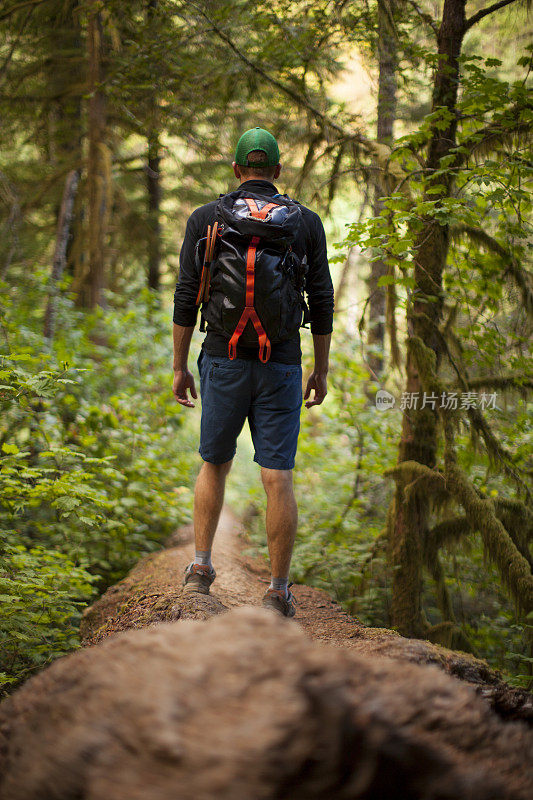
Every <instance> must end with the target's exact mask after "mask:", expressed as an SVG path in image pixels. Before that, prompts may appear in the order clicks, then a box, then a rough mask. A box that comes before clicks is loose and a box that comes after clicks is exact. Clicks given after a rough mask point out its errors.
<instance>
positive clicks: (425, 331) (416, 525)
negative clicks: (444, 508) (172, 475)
mask: <svg viewBox="0 0 533 800" xmlns="http://www.w3.org/2000/svg"><path fill="white" fill-rule="evenodd" d="M464 31H465V0H445V3H444V9H443V17H442V22H441V26H440V29H439V35H438V49H439V54H440V55H441V56H442V58H441V59H439V66H438V68H437V73H436V76H435V84H434V89H433V103H432V111H435V109H437V108H439V107H443V106H444V107H446V108H448V109H449V110H450V111H451V112H452V114H451V115H450V122H449V124H448V125H447V126H446V128H445V129H444V130H439V129H438V128H436V127H434V128H433V131H432V135H431V139H430V142H429V147H428V154H427V159H426V163H425V169H426V174H428V175H429V176H430V177H429V179H428V182H427V187H426V188H427V189H430V188H431V187H432V185H436V184H437V183H439V184H441V185H442V186H443V187H444V188H442V189H440V190H439V192H438V194H429V195H426V198H425V199H431V200H437V201H438V200H439V199H440V200H442V199H444V198H446V197H448V196H449V193H450V190H451V184H452V175H451V174H450V175H447V176H446V178H444V177H443V176H442V175H440V176H438V178H436V179H432V178H431V173H432V172H433V170H435V169H436V168H437V167H438V165H439V159H440V158H442V157H443V156H445V155H447V154H448V153H449V152H450V149H451V148H452V147H454V146H455V136H456V129H457V121H456V115H455V109H456V102H457V87H458V81H459V62H458V59H459V55H460V52H461V44H462V39H463V35H464ZM447 254H448V226H447V225H440V224H439V223H438V222H436V221H435V220H434V219H431V218H428V219H427V221H426V224H425V225H424V228H423V230H422V231H421V232H420V234H419V235H418V237H417V240H416V245H415V267H414V278H415V286H414V289H413V296H414V297H415V298H416V299H415V301H414V302H413V303H412V305H411V306H410V307H409V308H408V311H407V330H408V335H409V336H413V335H414V336H417V337H419V338H420V339H421V340H422V341H423V342H424V343H425V344H426V345H427V346H428V347H430V348H431V349H432V350H433V352H434V353H435V356H436V366H437V368H438V364H439V360H440V355H441V343H440V338H439V333H438V327H437V326H438V322H439V319H440V317H441V313H442V302H443V295H442V273H443V270H444V267H445V264H446V258H447ZM431 298H437V299H436V300H432V299H431ZM407 344H408V347H407V365H406V371H407V381H406V387H405V391H406V392H409V393H418V398H419V399H418V408H414V409H406V410H405V411H404V414H403V421H402V435H401V441H400V447H399V457H398V463H402V462H404V461H417V462H419V463H420V464H424V465H426V466H428V467H430V468H433V467H434V466H435V463H436V451H437V413H438V412H437V409H436V408H435V409H432V408H431V406H430V405H428V406H426V407H425V408H421V406H422V404H423V403H422V398H421V395H420V392H421V389H422V387H421V384H420V379H419V374H418V368H417V364H416V362H415V359H414V357H413V353H412V348H410V347H409V340H408V343H407ZM435 406H436V404H435ZM409 481H410V478H409V477H408V476H404V475H403V474H402V475H400V476H399V477H398V479H397V481H396V491H395V495H394V500H393V514H392V515H391V518H392V523H391V528H390V530H389V538H390V558H391V566H392V571H393V579H392V602H391V616H392V624H393V625H394V626H395V627H396V628H397V629H398V630H399V631H400V632H401V633H403V634H406V635H410V636H423V635H424V633H425V632H427V628H428V624H427V621H426V620H425V617H424V614H423V611H422V608H421V596H422V552H423V537H424V536H425V531H426V530H427V528H428V515H429V503H428V497H427V494H424V493H423V492H417V491H416V490H415V491H413V492H411V493H410V495H409V497H408V498H406V496H405V487H406V485H407V484H408V483H409Z"/></svg>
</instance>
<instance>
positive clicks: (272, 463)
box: [254, 456, 295, 469]
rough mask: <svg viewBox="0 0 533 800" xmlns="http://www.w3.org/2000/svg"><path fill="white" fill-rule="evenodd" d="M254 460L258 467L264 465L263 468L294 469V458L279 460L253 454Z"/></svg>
mask: <svg viewBox="0 0 533 800" xmlns="http://www.w3.org/2000/svg"><path fill="white" fill-rule="evenodd" d="M254 461H255V463H256V464H259V466H260V467H265V469H294V464H295V461H294V459H293V460H292V461H282V462H280V461H276V460H275V459H268V458H260V457H259V456H254Z"/></svg>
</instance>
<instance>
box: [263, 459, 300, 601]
mask: <svg viewBox="0 0 533 800" xmlns="http://www.w3.org/2000/svg"><path fill="white" fill-rule="evenodd" d="M261 478H262V481H263V486H264V487H265V492H266V496H267V512H266V533H267V543H268V552H269V555H270V568H271V572H272V584H271V585H272V587H273V588H276V589H278V588H281V585H282V584H283V585H284V586H285V587H286V586H287V581H288V579H289V570H290V566H291V558H292V550H293V547H294V540H295V538H296V528H297V525H298V507H297V505H296V498H295V497H294V489H293V483H292V469H268V468H267V467H261ZM276 582H277V583H276Z"/></svg>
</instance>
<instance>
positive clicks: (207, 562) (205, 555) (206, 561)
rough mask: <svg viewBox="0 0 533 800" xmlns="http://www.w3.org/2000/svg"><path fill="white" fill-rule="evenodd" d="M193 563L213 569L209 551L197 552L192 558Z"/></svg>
mask: <svg viewBox="0 0 533 800" xmlns="http://www.w3.org/2000/svg"><path fill="white" fill-rule="evenodd" d="M194 563H195V564H201V565H202V566H206V567H211V569H213V564H212V563H211V550H197V551H196V553H195V556H194Z"/></svg>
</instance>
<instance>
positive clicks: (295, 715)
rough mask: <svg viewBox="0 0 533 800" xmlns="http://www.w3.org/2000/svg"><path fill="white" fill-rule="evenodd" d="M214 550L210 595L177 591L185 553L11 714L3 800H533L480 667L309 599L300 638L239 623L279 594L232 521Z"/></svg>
mask: <svg viewBox="0 0 533 800" xmlns="http://www.w3.org/2000/svg"><path fill="white" fill-rule="evenodd" d="M183 533H184V532H182V534H183ZM185 533H187V532H186V531H185ZM219 534H220V535H217V550H216V551H215V557H216V565H217V571H218V573H219V577H218V578H217V582H216V584H214V586H213V589H212V591H213V595H212V596H201V595H188V594H183V593H182V591H181V586H180V583H181V574H182V568H184V567H185V564H186V563H187V560H188V557H189V555H190V550H191V548H190V545H186V544H183V543H182V544H178V546H174V547H171V548H170V549H168V550H165V551H162V552H161V553H158V554H155V555H153V556H150V557H149V558H147V559H144V560H143V561H142V562H140V563H139V565H137V567H136V568H135V569H134V570H133V571H132V573H130V575H129V576H128V577H127V578H125V579H124V581H122V582H121V583H120V584H118V585H117V587H114V588H113V590H110V591H108V592H107V593H106V594H105V595H104V596H103V598H102V599H101V600H100V601H98V603H96V604H95V606H93V607H92V609H90V610H89V611H88V613H87V614H86V617H85V620H84V634H85V637H86V646H85V647H84V648H82V649H81V650H80V651H78V652H76V653H73V654H71V655H69V656H66V657H64V658H61V659H58V660H57V661H56V662H55V663H54V664H52V665H51V666H50V667H49V668H47V669H45V670H43V671H42V672H41V673H40V674H38V675H36V676H35V677H33V678H32V679H30V680H29V681H28V682H27V683H26V684H24V686H22V687H21V688H20V689H19V690H18V691H17V692H15V693H14V694H13V695H12V696H11V697H9V698H8V699H7V700H6V701H4V702H3V703H2V704H1V705H0V798H1V800H75V799H76V800H80V799H81V798H83V800H97V798H98V800H103V799H104V798H105V800H126V798H127V800H141V798H142V800H181V798H195V800H215V798H216V800H226V798H227V800H229V799H230V798H231V799H232V800H235V799H236V800H248V798H249V800H262V799H263V798H265V800H267V799H269V800H275V799H277V798H291V800H292V799H293V798H294V800H300V799H301V800H303V799H304V798H306V800H307V799H310V800H314V799H315V798H316V800H318V798H320V799H321V800H322V798H324V797H326V796H327V797H329V798H331V799H332V800H336V799H337V798H338V800H341V799H342V798H353V799H354V800H355V799H356V798H357V799H360V800H400V798H401V799H402V800H411V799H412V800H415V799H416V800H418V799H419V800H422V798H424V800H452V798H453V799H454V800H459V799H460V800H489V798H490V800H506V799H507V800H526V798H527V800H529V798H530V797H531V793H532V790H533V733H532V731H531V729H530V727H529V726H528V725H527V723H526V722H525V721H524V720H510V719H508V718H507V719H505V718H502V715H501V714H500V713H497V712H498V709H497V708H496V706H495V704H494V702H493V699H491V698H489V697H486V696H483V693H482V692H481V691H480V687H489V688H490V687H491V686H493V684H491V683H488V682H487V681H488V679H489V678H491V675H492V676H493V677H494V680H499V678H498V677H497V676H495V675H494V674H493V673H491V671H490V670H488V667H487V666H486V665H483V662H480V661H479V660H477V659H472V658H471V657H469V656H467V655H462V654H451V651H446V650H445V649H444V648H436V649H435V646H434V645H429V644H427V643H424V642H412V641H410V640H406V639H402V637H399V636H397V635H396V634H394V633H387V632H383V631H381V632H380V631H372V630H371V629H370V630H369V629H366V628H364V626H363V625H361V624H360V623H358V622H357V621H356V620H353V619H351V618H350V617H348V615H346V614H344V613H343V612H342V610H341V609H339V608H338V606H336V604H334V603H332V601H331V600H329V598H328V597H327V596H326V595H325V594H324V593H323V592H318V591H316V590H311V589H309V588H306V587H296V593H297V598H298V599H299V605H298V612H297V614H298V616H297V619H299V620H300V622H299V623H298V622H297V621H294V620H284V619H281V618H278V617H277V616H276V615H275V614H273V613H272V612H269V611H267V610H264V609H261V608H254V607H249V605H248V606H246V607H244V608H242V607H238V606H241V605H242V604H243V603H252V604H258V603H259V600H260V596H261V594H262V592H263V590H264V581H265V580H266V577H265V576H264V572H263V570H262V566H261V564H258V563H257V562H254V561H253V560H251V559H250V558H249V557H247V556H245V555H243V553H242V549H243V543H242V541H239V539H238V537H237V536H236V535H235V520H234V519H233V518H232V517H231V515H230V514H229V512H228V511H227V510H226V511H225V514H224V517H223V519H222V525H221V530H219ZM313 638H314V641H313ZM326 642H327V643H326ZM454 664H455V666H453V665H454ZM460 664H468V665H469V666H468V668H466V667H464V670H465V676H466V678H467V679H466V680H463V679H459V678H458V677H457V673H458V671H460V670H462V669H463V667H462V666H461V667H460V666H458V665H460ZM521 709H522V712H524V715H525V716H527V713H526V712H527V703H526V697H525V693H523V696H522V706H521ZM514 713H515V714H518V713H520V707H519V704H518V702H517V703H515V709H514Z"/></svg>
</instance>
